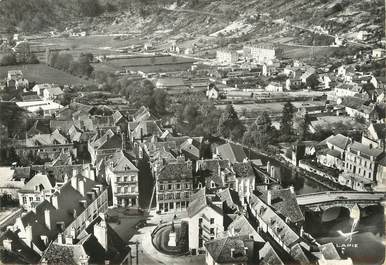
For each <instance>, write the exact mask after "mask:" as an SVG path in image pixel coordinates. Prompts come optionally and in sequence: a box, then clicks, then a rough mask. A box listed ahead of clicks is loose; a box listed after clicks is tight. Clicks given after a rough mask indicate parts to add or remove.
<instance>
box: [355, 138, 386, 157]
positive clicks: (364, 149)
mask: <svg viewBox="0 0 386 265" xmlns="http://www.w3.org/2000/svg"><path fill="white" fill-rule="evenodd" d="M348 148H349V149H350V151H351V152H352V153H356V152H357V151H359V152H360V154H361V155H366V156H371V157H375V158H377V157H378V156H380V155H381V154H382V153H383V150H382V149H378V148H370V147H369V146H367V145H364V144H361V143H359V142H356V141H354V142H353V143H351V144H349V145H348Z"/></svg>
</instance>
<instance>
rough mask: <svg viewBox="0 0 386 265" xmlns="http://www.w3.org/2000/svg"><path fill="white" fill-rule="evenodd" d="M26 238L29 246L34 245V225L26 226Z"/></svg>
mask: <svg viewBox="0 0 386 265" xmlns="http://www.w3.org/2000/svg"><path fill="white" fill-rule="evenodd" d="M25 239H26V241H27V242H26V243H27V245H28V246H29V247H32V226H31V225H27V226H26V228H25Z"/></svg>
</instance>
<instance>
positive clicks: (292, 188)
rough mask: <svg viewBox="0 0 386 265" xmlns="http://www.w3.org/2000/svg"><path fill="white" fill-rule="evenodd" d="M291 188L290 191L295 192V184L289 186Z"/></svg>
mask: <svg viewBox="0 0 386 265" xmlns="http://www.w3.org/2000/svg"><path fill="white" fill-rule="evenodd" d="M289 189H290V191H291V193H292V194H295V189H294V186H292V185H291V186H290V187H289Z"/></svg>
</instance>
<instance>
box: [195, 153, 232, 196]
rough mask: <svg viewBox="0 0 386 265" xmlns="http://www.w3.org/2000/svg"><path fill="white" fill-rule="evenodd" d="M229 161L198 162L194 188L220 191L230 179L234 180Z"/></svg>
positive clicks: (209, 160)
mask: <svg viewBox="0 0 386 265" xmlns="http://www.w3.org/2000/svg"><path fill="white" fill-rule="evenodd" d="M233 175H234V172H233V171H232V168H231V164H230V162H229V160H222V159H205V160H202V159H201V160H198V161H197V162H196V169H195V180H194V187H195V188H199V189H200V188H202V187H206V188H208V189H219V188H223V187H225V183H226V181H227V180H228V179H230V178H232V176H233Z"/></svg>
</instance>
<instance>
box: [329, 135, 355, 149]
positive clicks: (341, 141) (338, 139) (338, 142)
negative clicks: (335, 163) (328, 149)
mask: <svg viewBox="0 0 386 265" xmlns="http://www.w3.org/2000/svg"><path fill="white" fill-rule="evenodd" d="M327 142H328V143H330V144H331V145H334V146H337V147H339V148H341V149H343V150H345V149H346V147H347V145H348V144H349V143H350V142H351V139H350V138H349V137H346V136H344V135H342V134H337V135H333V136H330V137H329V138H328V139H327Z"/></svg>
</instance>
